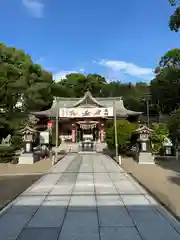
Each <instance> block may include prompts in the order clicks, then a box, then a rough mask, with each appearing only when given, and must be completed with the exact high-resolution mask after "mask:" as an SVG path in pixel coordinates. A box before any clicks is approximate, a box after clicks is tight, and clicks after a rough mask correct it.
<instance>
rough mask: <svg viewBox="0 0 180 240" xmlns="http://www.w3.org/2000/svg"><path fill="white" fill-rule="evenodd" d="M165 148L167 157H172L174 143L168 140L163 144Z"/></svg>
mask: <svg viewBox="0 0 180 240" xmlns="http://www.w3.org/2000/svg"><path fill="white" fill-rule="evenodd" d="M163 146H164V148H165V155H167V156H170V155H172V146H173V144H172V142H171V140H170V139H169V138H166V139H165V140H164V142H163Z"/></svg>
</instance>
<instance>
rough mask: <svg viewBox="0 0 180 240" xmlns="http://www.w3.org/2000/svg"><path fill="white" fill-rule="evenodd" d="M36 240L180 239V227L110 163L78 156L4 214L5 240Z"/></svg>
mask: <svg viewBox="0 0 180 240" xmlns="http://www.w3.org/2000/svg"><path fill="white" fill-rule="evenodd" d="M152 177H153V176H152ZM32 239H33V240H109V239H110V240H111V239H112V240H117V239H118V240H121V239H122V240H142V239H143V240H152V239H153V240H161V239H163V240H179V239H180V225H179V224H178V223H177V222H176V221H175V220H174V219H173V217H172V216H171V215H170V214H167V213H166V211H164V210H163V208H161V207H160V206H159V205H158V204H157V203H156V202H155V201H154V200H153V199H152V198H151V197H150V196H149V195H148V194H147V193H146V192H145V191H144V189H142V188H141V187H140V186H139V185H138V184H137V183H135V182H134V181H133V180H132V179H131V178H130V177H129V176H128V175H127V174H126V173H125V172H124V171H123V170H122V169H121V168H119V167H118V166H116V164H115V163H114V162H113V161H112V160H111V159H110V158H108V157H106V156H104V155H100V154H99V155H98V154H89V155H88V154H87V155H85V154H84V155H78V154H77V155H69V156H66V157H65V158H64V159H63V160H62V161H60V162H59V163H58V164H57V165H56V166H55V167H54V168H53V170H52V172H50V173H49V174H47V175H45V176H44V177H43V178H42V179H41V180H40V181H38V182H37V183H36V184H35V185H33V186H32V187H31V188H30V189H28V190H27V191H26V192H25V193H23V194H22V195H21V196H20V197H18V198H17V199H16V200H15V201H14V202H13V204H12V206H11V207H10V208H9V209H7V211H4V212H3V214H2V215H1V217H0V240H32Z"/></svg>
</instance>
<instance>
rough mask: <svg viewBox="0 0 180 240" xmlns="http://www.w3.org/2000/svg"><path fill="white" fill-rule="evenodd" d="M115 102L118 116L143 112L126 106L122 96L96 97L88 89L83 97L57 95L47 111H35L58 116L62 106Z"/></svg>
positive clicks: (102, 105)
mask: <svg viewBox="0 0 180 240" xmlns="http://www.w3.org/2000/svg"><path fill="white" fill-rule="evenodd" d="M113 102H115V106H116V114H117V117H128V116H138V115H140V114H142V112H135V111H131V110H128V109H126V108H125V107H124V102H123V99H122V98H121V97H114V98H113V97H110V98H94V97H93V96H92V95H91V93H90V92H89V91H88V92H86V93H85V95H84V96H83V97H82V98H62V97H56V98H55V99H54V101H53V104H52V107H51V108H50V109H48V110H46V111H40V112H34V113H32V114H34V115H36V116H47V117H56V114H57V112H58V109H60V108H76V107H77V108H78V107H81V108H92V107H102V108H107V107H113Z"/></svg>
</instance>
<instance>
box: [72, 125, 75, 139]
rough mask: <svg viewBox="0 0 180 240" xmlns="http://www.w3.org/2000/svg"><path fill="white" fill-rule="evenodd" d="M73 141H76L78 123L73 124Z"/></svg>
mask: <svg viewBox="0 0 180 240" xmlns="http://www.w3.org/2000/svg"><path fill="white" fill-rule="evenodd" d="M72 142H73V143H75V142H76V125H75V124H72Z"/></svg>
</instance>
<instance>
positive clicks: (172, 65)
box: [151, 49, 180, 114]
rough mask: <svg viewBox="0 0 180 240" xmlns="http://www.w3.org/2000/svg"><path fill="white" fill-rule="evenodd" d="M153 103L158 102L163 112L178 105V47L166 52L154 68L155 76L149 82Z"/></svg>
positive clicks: (179, 81)
mask: <svg viewBox="0 0 180 240" xmlns="http://www.w3.org/2000/svg"><path fill="white" fill-rule="evenodd" d="M151 93H152V99H153V102H154V103H158V105H159V107H160V109H161V111H162V112H164V113H167V114H169V113H171V112H172V111H174V110H175V109H177V108H178V107H179V105H180V49H173V50H171V51H169V52H167V53H166V54H165V55H164V56H163V57H162V58H161V61H160V63H159V66H158V67H157V69H156V77H155V79H154V80H153V81H152V82H151Z"/></svg>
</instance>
